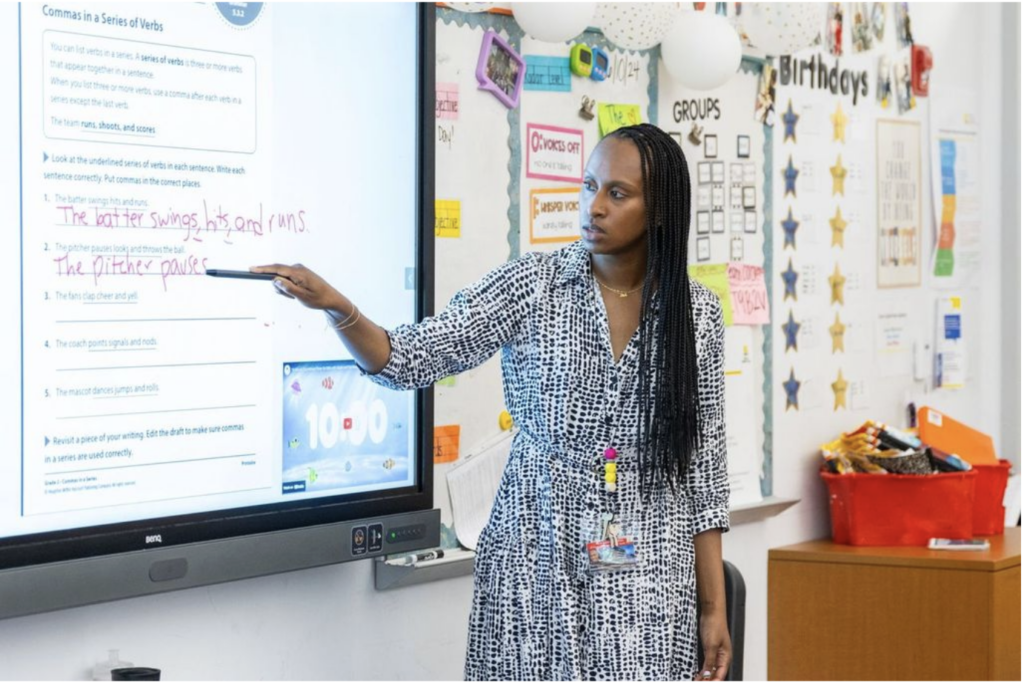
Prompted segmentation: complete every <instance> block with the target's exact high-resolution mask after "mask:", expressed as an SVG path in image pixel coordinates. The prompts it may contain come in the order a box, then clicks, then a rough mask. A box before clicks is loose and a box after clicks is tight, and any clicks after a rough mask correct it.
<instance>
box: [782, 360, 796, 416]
mask: <svg viewBox="0 0 1024 682" xmlns="http://www.w3.org/2000/svg"><path fill="white" fill-rule="evenodd" d="M782 388H784V389H785V390H786V411H787V412H789V408H791V407H792V408H793V409H794V410H799V409H800V405H799V403H798V402H797V392H798V391H799V390H800V382H799V381H797V380H796V375H795V374H794V373H793V368H792V367H790V368H789V379H787V380H786V381H783V382H782Z"/></svg>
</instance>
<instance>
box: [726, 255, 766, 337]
mask: <svg viewBox="0 0 1024 682" xmlns="http://www.w3.org/2000/svg"><path fill="white" fill-rule="evenodd" d="M728 276H729V297H730V298H731V299H732V323H733V324H768V322H769V319H768V290H767V289H766V288H765V283H764V268H761V267H758V266H756V265H746V264H745V263H729V268H728Z"/></svg>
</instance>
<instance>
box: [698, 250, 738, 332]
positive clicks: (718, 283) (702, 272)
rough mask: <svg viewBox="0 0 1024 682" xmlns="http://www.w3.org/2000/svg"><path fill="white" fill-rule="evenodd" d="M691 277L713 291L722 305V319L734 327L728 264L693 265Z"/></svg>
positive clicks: (728, 325)
mask: <svg viewBox="0 0 1024 682" xmlns="http://www.w3.org/2000/svg"><path fill="white" fill-rule="evenodd" d="M689 272H690V277H692V278H694V279H695V280H697V281H698V282H700V283H701V284H703V285H704V286H706V287H707V288H708V289H710V290H711V293H713V294H714V295H715V296H717V297H718V301H719V302H720V303H721V304H722V317H723V318H724V320H725V326H726V327H731V326H732V295H731V294H730V292H729V272H728V264H726V263H708V264H706V265H691V266H690V267H689Z"/></svg>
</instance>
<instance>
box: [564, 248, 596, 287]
mask: <svg viewBox="0 0 1024 682" xmlns="http://www.w3.org/2000/svg"><path fill="white" fill-rule="evenodd" d="M561 256H562V257H561V258H559V261H558V276H557V277H556V279H555V283H556V284H559V285H562V284H568V283H569V282H572V281H573V280H576V279H580V278H581V277H587V276H589V275H590V252H589V251H587V249H586V248H585V247H584V246H583V241H582V240H580V241H575V242H573V243H572V244H569V245H568V246H566V247H565V248H564V249H562V253H561Z"/></svg>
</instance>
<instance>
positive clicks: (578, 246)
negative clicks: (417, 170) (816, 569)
mask: <svg viewBox="0 0 1024 682" xmlns="http://www.w3.org/2000/svg"><path fill="white" fill-rule="evenodd" d="M692 287H693V307H694V310H693V319H694V321H695V325H696V327H695V328H696V337H697V357H698V366H699V380H698V391H699V395H700V401H701V409H702V413H703V414H702V419H701V429H702V436H703V445H702V447H701V449H700V451H699V453H698V454H697V456H696V457H695V459H694V462H693V463H692V465H691V472H690V475H689V478H688V481H687V484H686V486H685V487H682V486H681V487H680V489H679V490H677V491H676V493H674V494H673V493H672V492H670V491H667V490H666V491H663V492H661V493H658V494H655V495H653V496H652V498H651V500H650V501H649V503H647V504H646V505H644V504H642V503H641V500H640V494H639V485H638V481H637V471H636V465H637V461H636V449H635V444H636V420H637V419H638V416H637V415H638V406H637V394H638V389H637V386H638V381H637V379H638V377H637V350H638V349H637V343H638V336H637V335H634V336H633V338H632V339H631V340H630V342H629V344H628V345H627V346H626V348H625V350H624V351H623V353H622V356H621V358H620V359H619V361H618V362H615V361H614V360H613V355H612V347H611V339H610V336H609V332H608V318H607V313H606V311H605V307H604V302H603V300H602V298H601V295H600V292H599V290H598V289H597V285H596V283H595V281H594V278H593V276H592V274H591V270H590V254H589V253H588V252H587V251H586V250H585V249H584V248H583V245H582V243H580V242H576V243H573V244H571V245H569V246H567V247H565V248H563V249H561V250H559V251H557V252H555V253H550V254H535V253H534V254H528V255H526V256H523V257H521V258H518V259H516V260H514V261H510V262H508V263H505V264H503V265H502V266H500V267H498V268H497V269H495V270H494V271H492V272H491V273H489V274H488V275H486V276H485V277H484V278H483V279H482V280H480V281H479V282H478V283H476V284H474V285H472V286H470V287H468V288H466V289H464V290H462V291H460V292H459V293H457V294H456V295H455V297H454V298H453V299H452V301H451V302H450V303H449V305H448V307H447V308H446V309H445V310H444V311H443V312H441V313H439V314H438V315H436V316H435V317H432V318H427V319H425V320H424V321H423V322H421V323H419V324H413V325H402V326H400V327H398V328H396V329H394V330H391V331H389V332H388V333H389V336H390V337H391V346H392V352H391V358H390V360H389V362H388V365H387V366H386V367H385V368H384V369H383V370H382V371H381V372H380V373H379V374H377V375H376V376H374V377H372V378H373V379H374V381H376V382H378V383H380V384H382V385H385V386H388V387H391V388H396V389H409V388H417V387H426V386H430V385H431V384H433V383H434V382H435V381H437V380H438V379H441V378H443V377H445V376H449V375H452V374H456V373H458V372H461V371H464V370H467V369H470V368H472V367H475V366H476V365H479V364H480V363H482V362H484V361H485V360H487V359H488V358H490V357H491V356H492V355H493V354H494V353H496V352H497V351H498V350H501V352H502V356H501V366H502V373H503V376H504V386H505V403H506V405H507V406H508V409H509V411H510V412H511V414H512V416H513V418H514V419H515V423H516V425H517V426H518V429H519V430H518V433H517V434H516V436H515V440H514V442H513V445H512V452H511V455H510V457H509V462H508V465H507V467H506V468H505V472H504V475H503V477H502V481H501V485H500V488H499V491H498V496H497V499H496V500H495V503H494V509H493V511H492V513H491V517H490V521H489V523H488V524H487V527H486V528H485V529H484V532H483V534H482V535H481V537H480V541H479V546H478V554H477V559H476V584H475V593H474V597H473V610H472V614H471V616H470V623H469V642H468V648H467V654H466V670H465V672H466V677H467V678H468V679H541V680H553V679H594V680H607V679H693V675H694V673H695V672H696V671H697V619H696V580H695V576H694V549H693V536H694V535H696V534H698V533H701V532H703V531H705V530H708V529H710V528H722V529H725V530H727V529H728V527H729V513H728V497H729V490H728V483H727V477H726V453H725V424H724V409H723V408H724V406H723V398H724V375H723V348H722V346H723V338H724V327H723V324H722V312H721V307H720V304H719V302H718V299H717V298H716V297H715V296H714V295H713V294H712V293H711V292H710V291H708V290H707V289H706V288H704V287H703V286H701V285H699V284H696V283H694V284H693V285H692ZM609 446H611V447H614V448H616V449H617V450H618V452H619V457H618V471H619V473H618V479H619V483H618V492H617V493H614V494H610V493H607V492H605V491H604V490H603V486H602V483H601V481H602V478H601V472H600V462H601V460H600V458H601V455H602V453H603V452H604V450H605V448H607V447H609ZM612 495H614V497H612ZM609 504H614V505H615V508H614V511H616V512H617V513H619V515H620V517H621V518H622V519H623V521H624V522H625V523H626V524H628V525H629V526H631V528H632V531H633V533H634V534H635V535H636V536H637V541H638V546H637V553H638V556H639V560H640V566H639V567H638V568H637V569H635V570H631V571H620V572H614V573H598V574H592V573H590V572H588V570H587V563H588V562H587V558H586V555H585V554H584V544H585V541H586V539H587V538H586V537H585V536H584V533H585V530H586V529H590V528H592V527H593V524H594V523H595V522H596V518H597V515H598V514H599V513H600V512H602V511H605V510H607V508H608V505H609Z"/></svg>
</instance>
